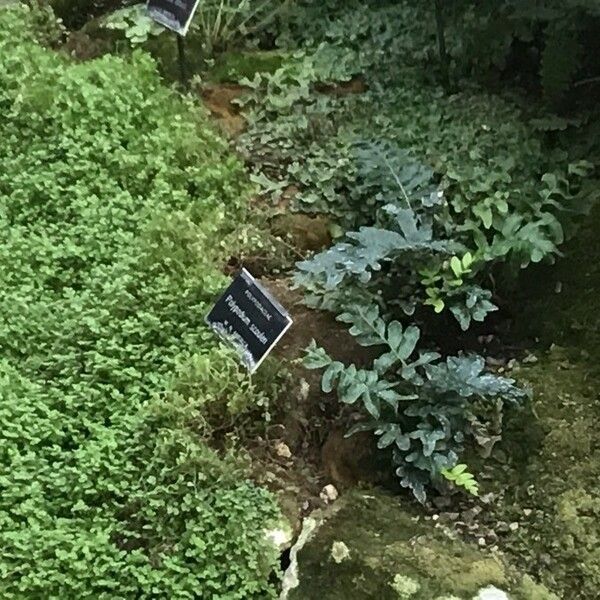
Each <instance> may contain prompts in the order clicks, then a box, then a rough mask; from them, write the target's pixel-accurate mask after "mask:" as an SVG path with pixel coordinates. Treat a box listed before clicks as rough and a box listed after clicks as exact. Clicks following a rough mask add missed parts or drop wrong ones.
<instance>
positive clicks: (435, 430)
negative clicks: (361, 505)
mask: <svg viewBox="0 0 600 600" xmlns="http://www.w3.org/2000/svg"><path fill="white" fill-rule="evenodd" d="M338 319H339V320H340V321H343V322H345V323H348V324H349V325H350V330H349V331H350V333H351V334H352V335H353V336H354V337H355V339H356V341H357V342H358V343H359V344H360V345H362V346H381V348H382V353H381V355H380V356H379V357H378V358H377V359H376V360H375V361H373V363H372V365H371V368H370V369H359V368H357V367H356V365H354V364H350V365H344V364H343V363H341V362H339V361H335V360H333V359H332V358H331V357H330V356H329V355H328V354H327V353H326V352H325V350H323V349H322V348H319V347H318V346H317V345H316V344H315V343H314V342H313V343H312V344H311V345H310V346H309V347H308V348H307V350H306V356H305V360H304V364H305V366H306V367H307V368H309V369H323V377H322V382H321V385H322V389H323V391H324V392H326V393H329V392H332V391H335V393H336V395H337V397H338V399H339V400H340V402H342V403H344V404H348V405H356V406H358V407H360V408H361V409H363V412H364V414H365V417H366V418H365V420H364V421H363V422H361V423H359V424H358V425H356V426H355V427H353V428H352V429H351V430H350V431H349V433H348V435H352V434H353V433H356V432H357V431H373V432H374V434H375V435H376V436H377V438H378V442H377V445H378V447H379V448H381V449H383V448H389V450H390V452H391V459H392V462H393V464H394V467H395V469H396V474H397V475H398V477H400V483H401V485H402V486H403V487H407V488H409V489H410V490H411V491H412V492H413V494H414V495H415V497H416V498H417V499H418V500H419V501H420V502H424V501H425V500H426V497H427V491H426V487H427V485H428V484H430V483H432V482H435V480H436V479H437V478H439V476H440V475H443V474H444V472H447V473H452V472H453V471H452V469H453V468H454V467H456V465H457V463H458V460H459V456H460V453H461V451H462V450H463V447H464V444H465V442H466V441H467V440H468V439H469V438H471V439H472V440H473V441H476V440H477V439H481V438H476V437H475V436H474V435H472V434H473V430H472V424H473V423H476V422H478V421H479V419H480V418H481V417H482V416H483V414H484V413H485V409H486V405H493V406H494V407H495V408H497V407H498V404H500V408H502V407H503V406H504V405H505V404H507V403H509V404H518V403H519V402H520V401H521V400H522V399H523V398H524V397H525V393H524V392H523V391H522V390H521V389H519V388H518V387H516V386H515V384H514V381H513V380H511V379H507V378H503V377H498V376H496V375H492V374H489V373H486V372H485V370H484V367H485V362H484V360H483V359H482V358H481V357H479V356H475V355H462V356H455V357H448V358H445V359H444V358H443V357H441V356H440V354H438V353H437V352H431V351H424V350H419V349H417V345H418V342H419V339H420V331H419V329H418V328H417V327H416V326H414V325H410V326H408V327H406V328H403V326H402V324H401V323H400V322H399V321H395V320H393V321H390V322H389V323H386V321H385V320H384V319H383V318H381V316H380V311H379V309H378V308H377V307H376V306H370V307H369V308H366V309H358V310H356V311H354V312H348V313H343V314H341V315H340V316H339V317H338ZM458 484H459V485H461V484H462V479H461V483H458ZM473 489H474V488H473Z"/></svg>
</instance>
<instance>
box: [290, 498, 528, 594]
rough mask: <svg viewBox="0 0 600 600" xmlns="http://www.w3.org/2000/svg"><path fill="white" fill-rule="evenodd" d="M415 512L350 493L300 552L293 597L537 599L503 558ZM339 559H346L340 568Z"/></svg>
mask: <svg viewBox="0 0 600 600" xmlns="http://www.w3.org/2000/svg"><path fill="white" fill-rule="evenodd" d="M417 515H418V509H416V508H414V507H412V506H411V505H406V506H405V505H404V504H403V501H402V500H400V499H399V498H398V497H395V496H391V495H387V494H385V493H383V492H381V491H375V490H373V491H371V490H370V491H369V492H368V493H365V492H364V491H358V490H353V491H350V492H348V493H346V494H344V496H343V497H341V498H340V499H339V500H338V501H337V502H335V504H333V505H330V506H329V507H328V508H327V509H325V510H324V511H323V512H322V521H321V525H320V526H319V527H318V529H316V530H315V531H314V534H313V535H312V537H310V539H308V541H306V543H305V544H304V545H303V547H302V548H301V549H299V550H298V552H297V566H298V569H297V580H298V586H297V587H295V588H294V589H291V590H289V596H288V597H289V600H321V599H322V598H323V597H324V590H326V592H327V593H326V594H325V597H327V599H328V600H349V599H354V598H357V599H359V598H365V599H366V598H377V600H402V599H407V600H431V599H440V598H447V599H448V598H452V597H458V598H461V599H462V600H468V599H472V598H474V597H476V595H477V594H478V593H480V592H481V591H482V590H489V589H490V588H494V589H498V590H502V589H505V590H507V592H508V593H511V592H513V591H514V593H515V598H519V600H533V599H532V598H528V597H527V596H523V595H522V594H521V595H518V594H519V593H520V588H519V582H520V581H521V580H522V576H521V575H520V574H519V573H517V572H516V571H514V569H513V568H511V567H509V566H507V565H505V564H504V563H503V562H502V560H501V558H500V557H498V556H494V555H489V554H486V553H483V552H481V550H480V549H479V548H478V547H477V545H474V544H469V543H467V542H465V541H462V540H460V539H451V538H449V537H448V536H446V535H445V534H444V532H443V531H442V529H443V528H440V527H434V524H433V523H432V522H431V521H430V522H429V523H427V522H425V521H424V520H423V519H420V520H416V518H415V517H416V516H417ZM336 543H337V544H336ZM342 543H343V546H341V545H340V544H342ZM344 547H345V548H347V549H348V553H346V552H345V550H344ZM293 550H294V549H292V551H293ZM334 554H335V555H336V556H338V558H339V557H343V558H342V560H341V561H340V562H339V563H337V564H334V561H332V558H334ZM328 564H329V567H328V566H327V565H328ZM512 582H517V583H516V584H515V585H516V587H515V585H512V586H511V583H512ZM482 598H485V596H484V597H482ZM486 600H487V599H486Z"/></svg>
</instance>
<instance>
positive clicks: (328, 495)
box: [319, 484, 340, 504]
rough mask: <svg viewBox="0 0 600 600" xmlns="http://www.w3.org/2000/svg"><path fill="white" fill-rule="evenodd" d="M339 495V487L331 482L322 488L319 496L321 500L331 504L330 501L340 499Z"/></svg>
mask: <svg viewBox="0 0 600 600" xmlns="http://www.w3.org/2000/svg"><path fill="white" fill-rule="evenodd" d="M339 495H340V494H339V492H338V491H337V488H336V487H335V486H334V485H331V484H329V485H326V486H325V487H324V488H323V489H322V490H321V493H320V494H319V497H320V498H321V500H323V502H326V503H327V504H329V503H330V502H335V501H336V500H337V499H338V496H339Z"/></svg>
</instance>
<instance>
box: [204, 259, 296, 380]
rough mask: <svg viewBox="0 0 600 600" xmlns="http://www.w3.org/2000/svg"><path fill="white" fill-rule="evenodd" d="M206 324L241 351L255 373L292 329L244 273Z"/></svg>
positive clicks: (275, 304)
mask: <svg viewBox="0 0 600 600" xmlns="http://www.w3.org/2000/svg"><path fill="white" fill-rule="evenodd" d="M206 322H207V324H208V325H209V326H210V327H211V328H212V329H213V330H214V331H215V332H216V333H217V335H219V336H220V337H221V338H223V339H225V340H226V341H228V342H229V343H230V344H231V345H232V346H233V347H234V348H235V349H236V350H237V352H238V354H239V355H240V358H241V361H242V363H243V364H244V365H245V366H246V367H247V368H248V370H249V371H250V373H253V372H254V371H256V369H258V367H259V366H260V364H261V363H262V361H263V360H264V359H265V358H266V357H267V355H268V354H269V352H271V350H272V349H273V348H274V347H275V344H277V342H278V341H279V340H280V339H281V338H282V336H283V334H284V333H285V332H286V331H287V330H288V329H289V328H290V326H291V324H292V319H291V318H290V315H289V314H288V313H287V311H286V310H285V309H284V308H283V306H281V304H279V302H277V300H275V298H273V297H272V296H271V294H269V292H268V291H267V290H266V289H264V288H263V287H262V286H261V285H260V284H259V283H258V282H257V281H256V280H255V279H254V277H252V275H250V273H249V272H248V271H246V269H242V271H241V273H240V274H239V275H238V276H237V277H236V278H235V279H234V280H233V282H232V283H231V285H230V286H229V287H228V288H227V289H226V290H225V292H224V293H223V295H222V296H221V297H220V298H219V300H217V303H216V304H215V305H214V307H213V309H212V310H211V311H210V313H209V314H208V315H207V316H206Z"/></svg>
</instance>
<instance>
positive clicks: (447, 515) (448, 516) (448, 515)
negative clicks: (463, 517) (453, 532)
mask: <svg viewBox="0 0 600 600" xmlns="http://www.w3.org/2000/svg"><path fill="white" fill-rule="evenodd" d="M458 517H460V514H459V513H456V512H444V513H441V514H440V518H442V519H444V521H457V520H458Z"/></svg>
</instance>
